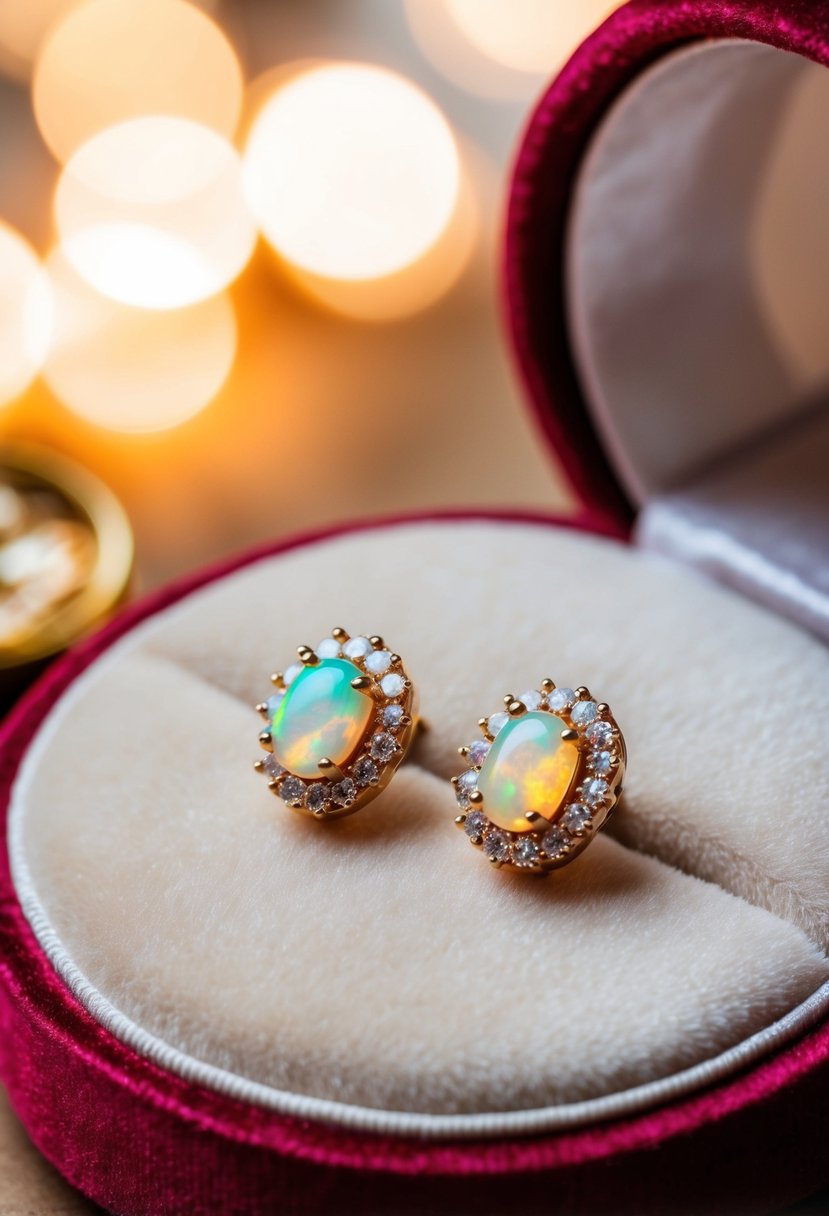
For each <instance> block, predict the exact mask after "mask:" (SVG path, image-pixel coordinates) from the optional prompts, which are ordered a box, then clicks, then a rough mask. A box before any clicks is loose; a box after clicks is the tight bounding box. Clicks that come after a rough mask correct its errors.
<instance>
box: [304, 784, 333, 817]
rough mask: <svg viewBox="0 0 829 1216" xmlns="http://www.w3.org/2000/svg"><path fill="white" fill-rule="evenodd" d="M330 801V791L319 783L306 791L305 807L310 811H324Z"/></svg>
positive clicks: (310, 786)
mask: <svg viewBox="0 0 829 1216" xmlns="http://www.w3.org/2000/svg"><path fill="white" fill-rule="evenodd" d="M327 801H328V791H327V789H326V788H325V786H324V785H322V784H321V783H320V782H319V781H318V782H316V783H315V784H314V785H309V786H308V788H307V790H306V791H305V805H306V806H307V807H308V810H309V811H314V812H316V811H324V810H325V804H326V802H327Z"/></svg>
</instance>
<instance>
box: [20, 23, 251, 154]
mask: <svg viewBox="0 0 829 1216" xmlns="http://www.w3.org/2000/svg"><path fill="white" fill-rule="evenodd" d="M242 95H243V82H242V73H241V69H240V67H239V61H238V59H237V57H236V54H235V52H234V50H233V48H232V47H231V45H230V43H229V42H228V40H227V38H226V37H225V35H224V34H223V33H222V31H221V30H220V29H219V27H218V26H217V25H216V23H215V21H213V20H212V18H210V17H209V16H207V15H206V14H205V13H203V12H201V11H200V10H199V9H198V8H195V7H194V6H193V5H192V4H187V3H185V0H88V2H87V3H85V4H83V5H81V6H80V7H78V8H75V9H73V10H72V11H71V12H70V13H69V15H68V16H67V17H66V18H65V19H64V20H63V21H61V22H59V23H58V24H57V25H56V26H55V27H54V29H53V30H52V31H51V32H50V33H49V35H48V36H47V37H46V39H45V41H44V43H43V46H42V48H41V50H40V53H39V55H38V59H37V63H36V65H35V73H34V81H33V101H34V109H35V117H36V119H37V123H38V126H39V127H40V131H41V134H42V135H43V138H44V139H45V141H46V143H47V144H48V145H49V147H50V148H51V149H52V151H53V152H54V154H55V156H56V157H57V158H58V160H60V161H65V160H66V159H67V158H68V157H69V156H70V155H71V154H72V152H74V151H75V149H76V148H79V147H80V146H81V144H84V143H86V141H87V140H89V139H90V138H91V137H92V136H93V135H96V134H97V133H98V132H99V131H102V130H104V129H105V128H107V127H109V126H112V125H114V124H116V123H121V122H125V121H126V120H128V119H130V118H136V117H139V116H142V115H146V114H163V115H171V116H178V117H181V118H189V119H191V120H193V121H194V122H198V123H201V124H202V125H203V126H206V127H210V128H211V129H212V130H215V131H218V132H219V133H220V134H222V135H224V136H225V137H227V138H232V136H233V134H234V132H235V130H236V126H237V123H238V120H239V114H240V112H241V105H242Z"/></svg>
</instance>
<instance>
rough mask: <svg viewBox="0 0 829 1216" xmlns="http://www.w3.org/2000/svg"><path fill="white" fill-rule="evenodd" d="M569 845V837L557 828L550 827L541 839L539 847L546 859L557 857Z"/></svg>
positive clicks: (561, 829)
mask: <svg viewBox="0 0 829 1216" xmlns="http://www.w3.org/2000/svg"><path fill="white" fill-rule="evenodd" d="M569 843H570V837H569V836H568V835H567V833H566V832H565V831H564V830H563V828H560V827H558V826H555V827H552V828H550V829H549V831H547V832H545V833H544V835H543V837H542V838H541V847H542V849H543V850H544V852H545V853H546V854H547V856H548V857H558V855H559V854H560V853H563V852H564V850H565V849H566V848H567V845H568V844H569Z"/></svg>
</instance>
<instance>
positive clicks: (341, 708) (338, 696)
mask: <svg viewBox="0 0 829 1216" xmlns="http://www.w3.org/2000/svg"><path fill="white" fill-rule="evenodd" d="M360 675H362V672H361V671H360V670H359V668H357V667H355V666H354V664H353V663H349V662H348V660H347V659H321V660H320V662H319V663H315V664H314V666H313V667H305V668H303V670H302V671H301V672H300V673H299V675H297V676H296V677H295V678H294V679H293V680H292V681H291V683H290V685H289V686H288V691H287V692H286V693H285V696H284V697H283V698H282V700H281V702H280V703H279V706H278V707H277V710H276V713H275V714H274V715H273V718H272V719H271V739H272V740H273V754H274V756H275V757H276V759H277V760H278V761H279V763H280V764H281V765H282V767H283V768H285V769H287V770H288V772H290V773H294V774H295V775H296V776H297V777H318V776H319V775H320V771H319V768H318V763H319V761H320V760H322V759H323V758H324V757H327V758H328V759H329V760H332V761H333V762H334V764H337V765H340V766H342V765H344V764H346V763H347V762H348V761H349V760H350V759H351V758H352V756H353V755H354V754H355V752H356V751H357V749H358V748H359V746H360V743H361V742H362V739H363V736H364V735H365V732H366V727H367V726H368V723H369V721H370V719H371V715H372V712H373V702H372V699H371V697H370V696H367V695H366V694H365V693H362V692H358V691H357V690H356V689H355V688H352V687H351V681H352V680H354V679H356V678H357V677H358V676H360Z"/></svg>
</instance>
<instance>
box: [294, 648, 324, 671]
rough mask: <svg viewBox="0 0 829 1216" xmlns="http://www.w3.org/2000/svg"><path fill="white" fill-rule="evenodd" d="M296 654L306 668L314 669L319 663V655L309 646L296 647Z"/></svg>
mask: <svg viewBox="0 0 829 1216" xmlns="http://www.w3.org/2000/svg"><path fill="white" fill-rule="evenodd" d="M297 654H298V655H299V659H300V662H301V663H304V664H305V666H306V667H315V666H316V665H317V663H319V661H320V660H319V655H317V654H315V653H314V651H313V650H312V649H311V647H310V646H298V647H297Z"/></svg>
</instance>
